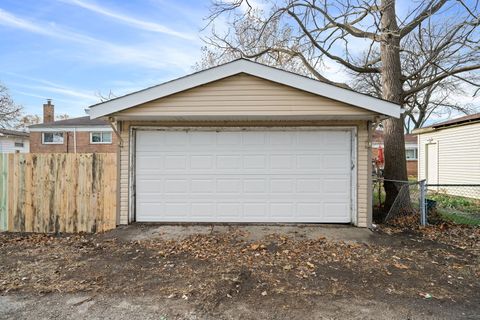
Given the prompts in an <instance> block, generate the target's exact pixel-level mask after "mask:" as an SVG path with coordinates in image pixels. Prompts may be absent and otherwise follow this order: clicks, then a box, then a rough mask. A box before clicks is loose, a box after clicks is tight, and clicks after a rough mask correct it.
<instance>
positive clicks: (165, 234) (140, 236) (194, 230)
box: [115, 224, 373, 243]
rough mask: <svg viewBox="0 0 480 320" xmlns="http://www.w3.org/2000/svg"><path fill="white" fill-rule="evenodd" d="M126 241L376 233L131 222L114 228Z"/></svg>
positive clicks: (338, 237)
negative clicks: (231, 234) (229, 235)
mask: <svg viewBox="0 0 480 320" xmlns="http://www.w3.org/2000/svg"><path fill="white" fill-rule="evenodd" d="M115 231H116V232H115V233H117V234H116V236H117V237H118V238H120V239H123V240H126V241H135V240H148V239H163V240H182V239H185V238H187V237H189V236H192V235H197V234H202V235H208V234H214V235H215V234H222V233H232V232H235V233H236V234H238V237H239V238H240V239H242V238H243V239H244V240H245V241H252V242H254V241H260V240H262V239H264V238H265V237H266V236H268V235H272V234H277V235H284V236H287V237H289V238H293V239H295V240H306V239H319V238H326V239H328V240H334V241H345V242H359V243H369V242H371V241H372V240H373V233H372V231H370V230H369V229H366V228H357V227H353V226H344V225H313V224H307V225H217V224H214V225H210V224H181V225H158V224H132V225H129V226H126V227H120V228H118V229H116V230H115Z"/></svg>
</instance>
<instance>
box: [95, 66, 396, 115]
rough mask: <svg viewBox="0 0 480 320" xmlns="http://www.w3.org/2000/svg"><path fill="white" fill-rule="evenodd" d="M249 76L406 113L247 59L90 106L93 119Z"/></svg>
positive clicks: (385, 111) (374, 108)
mask: <svg viewBox="0 0 480 320" xmlns="http://www.w3.org/2000/svg"><path fill="white" fill-rule="evenodd" d="M240 73H246V74H249V75H252V76H255V77H258V78H262V79H265V80H269V81H272V82H276V83H280V84H283V85H286V86H290V87H293V88H297V89H300V90H303V91H306V92H310V93H313V94H316V95H319V96H323V97H326V98H330V99H333V100H337V101H340V102H344V103H347V104H350V105H353V106H356V107H359V108H364V109H367V110H371V111H374V112H377V113H379V114H382V115H387V116H390V117H394V118H399V117H400V114H401V112H402V110H401V107H400V106H399V105H397V104H394V103H391V102H389V101H386V100H382V99H379V98H374V97H372V96H369V95H366V94H362V93H358V92H356V91H353V90H350V89H345V88H342V87H338V86H335V85H332V84H328V83H324V82H321V81H318V80H314V79H311V78H308V77H305V76H301V75H298V74H295V73H292V72H288V71H284V70H280V69H277V68H273V67H270V66H266V65H263V64H260V63H257V62H252V61H250V60H246V59H238V60H235V61H232V62H229V63H226V64H223V65H220V66H217V67H213V68H210V69H207V70H203V71H199V72H196V73H193V74H190V75H187V76H184V77H181V78H178V79H175V80H172V81H168V82H165V83H162V84H159V85H156V86H153V87H150V88H146V89H143V90H140V91H137V92H134V93H131V94H127V95H124V96H122V97H118V98H115V99H112V100H108V101H105V102H101V103H98V104H95V105H92V106H90V107H89V108H90V112H89V115H90V118H92V119H95V118H99V117H103V116H107V115H109V114H112V113H115V112H119V111H122V110H125V109H128V108H131V107H134V106H137V105H140V104H143V103H146V102H149V101H152V100H156V99H160V98H163V97H166V96H169V95H171V94H175V93H178V92H181V91H185V90H188V89H191V88H194V87H198V86H201V85H203V84H206V83H210V82H213V81H217V80H220V79H223V78H226V77H230V76H233V75H236V74H240Z"/></svg>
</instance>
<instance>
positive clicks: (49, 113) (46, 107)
mask: <svg viewBox="0 0 480 320" xmlns="http://www.w3.org/2000/svg"><path fill="white" fill-rule="evenodd" d="M53 121H55V112H54V105H53V104H52V99H47V103H44V104H43V123H50V122H53Z"/></svg>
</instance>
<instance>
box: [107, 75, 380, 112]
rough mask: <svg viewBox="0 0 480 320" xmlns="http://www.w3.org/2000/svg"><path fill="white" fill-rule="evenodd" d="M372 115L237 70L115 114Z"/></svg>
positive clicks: (364, 110)
mask: <svg viewBox="0 0 480 320" xmlns="http://www.w3.org/2000/svg"><path fill="white" fill-rule="evenodd" d="M300 114H302V115H330V116H335V115H350V116H372V115H374V113H373V112H372V111H368V110H366V109H361V108H358V107H354V106H351V105H348V104H345V103H342V102H338V101H335V100H331V99H328V98H324V97H320V96H317V95H314V94H311V93H308V92H305V91H301V90H298V89H295V88H291V87H288V86H285V85H282V84H278V83H274V82H271V81H268V80H264V79H260V78H257V77H254V76H250V75H246V74H239V75H235V76H232V77H228V78H225V79H222V80H218V81H215V82H212V83H209V84H205V85H202V86H199V87H196V88H193V89H189V90H186V91H183V92H180V93H176V94H173V95H171V96H168V97H164V98H162V99H158V100H154V101H151V102H148V103H145V104H142V105H139V106H136V107H133V108H130V109H127V110H124V111H121V112H119V113H117V114H115V115H116V116H131V117H135V116H141V117H145V116H185V115H196V116H229V115H237V116H238V115H257V116H259V115H260V116H261V115H267V116H274V115H300Z"/></svg>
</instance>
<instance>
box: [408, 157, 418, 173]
mask: <svg viewBox="0 0 480 320" xmlns="http://www.w3.org/2000/svg"><path fill="white" fill-rule="evenodd" d="M417 163H418V161H417V160H407V174H408V175H409V176H414V177H417V175H418V167H417Z"/></svg>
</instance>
